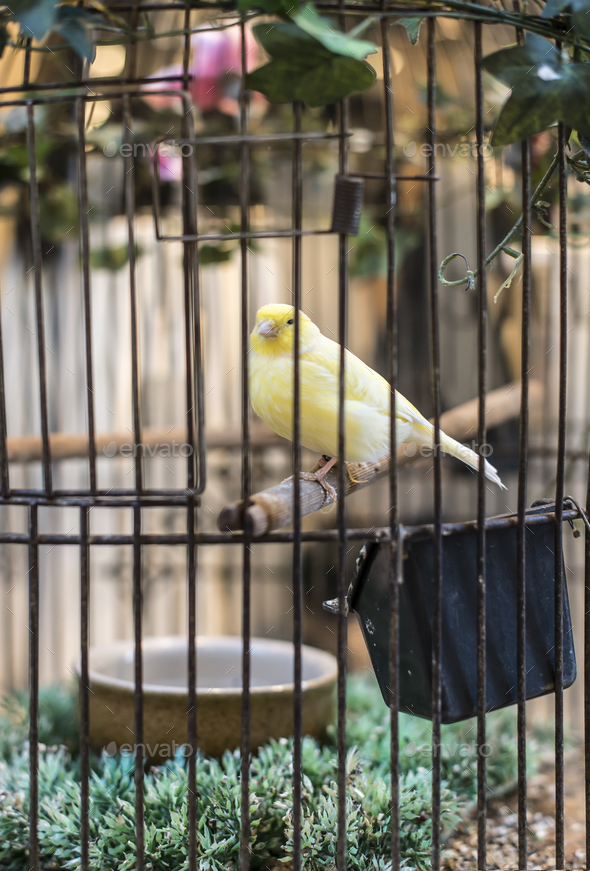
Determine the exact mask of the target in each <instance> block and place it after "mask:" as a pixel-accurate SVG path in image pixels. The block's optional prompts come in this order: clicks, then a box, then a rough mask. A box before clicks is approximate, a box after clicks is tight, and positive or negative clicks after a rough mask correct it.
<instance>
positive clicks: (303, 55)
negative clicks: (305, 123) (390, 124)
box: [247, 24, 375, 106]
mask: <svg viewBox="0 0 590 871" xmlns="http://www.w3.org/2000/svg"><path fill="white" fill-rule="evenodd" d="M254 35H255V36H256V39H257V40H258V42H259V43H260V44H261V45H262V47H263V48H264V50H265V51H266V52H267V54H269V55H270V57H271V61H270V63H267V64H265V65H264V66H261V67H258V69H256V70H254V71H253V72H252V73H250V75H249V76H248V77H247V87H248V88H250V89H251V90H254V91H260V92H261V93H262V94H264V96H265V97H266V98H267V99H268V100H270V101H271V102H272V103H290V102H293V101H294V100H301V101H302V102H304V103H307V105H308V106H325V105H327V104H328V103H335V102H337V101H338V100H343V99H344V98H345V97H347V96H348V95H349V94H351V93H353V92H355V91H364V90H366V89H367V88H370V87H371V85H372V84H373V82H374V81H375V71H374V70H373V68H372V67H371V66H369V64H367V63H365V62H363V61H360V60H357V59H355V58H354V57H343V56H342V55H341V54H334V53H333V52H331V51H330V50H329V49H327V48H326V47H325V46H324V45H323V44H322V43H321V42H320V41H319V40H317V39H315V38H314V37H312V36H310V35H309V34H308V33H306V32H305V31H304V30H302V29H301V28H300V27H298V26H297V25H295V24H276V25H275V26H274V27H272V28H271V29H270V30H269V28H268V25H266V24H259V25H257V26H256V27H255V28H254Z"/></svg>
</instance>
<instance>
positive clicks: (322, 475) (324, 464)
mask: <svg viewBox="0 0 590 871" xmlns="http://www.w3.org/2000/svg"><path fill="white" fill-rule="evenodd" d="M337 462H338V458H337V457H331V458H330V457H328V458H326V457H322V458H321V460H320V463H321V466H320V468H319V469H318V470H317V472H300V474H299V477H300V479H301V480H302V481H314V482H315V483H316V484H319V485H320V487H323V489H324V490H325V491H326V493H327V494H328V496H329V497H330V501H331V502H336V501H337V500H338V493H337V492H336V490H335V489H334V487H332V485H331V484H330V482H329V481H326V475H327V474H328V472H329V471H330V469H331V468H332V467H333V466H334V465H335V463H337ZM292 480H293V475H290V476H289V477H288V478H285V480H284V481H283V482H282V483H283V484H285V483H286V482H287V481H292Z"/></svg>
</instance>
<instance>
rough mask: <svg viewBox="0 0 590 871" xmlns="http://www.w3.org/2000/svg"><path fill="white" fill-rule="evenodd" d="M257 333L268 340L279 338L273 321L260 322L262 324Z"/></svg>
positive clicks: (259, 325)
mask: <svg viewBox="0 0 590 871" xmlns="http://www.w3.org/2000/svg"><path fill="white" fill-rule="evenodd" d="M257 332H258V333H259V334H260V335H261V336H265V337H266V338H267V339H270V338H273V337H274V336H278V334H279V331H278V329H277V325H276V324H274V323H273V322H272V321H260V323H259V324H258V330H257Z"/></svg>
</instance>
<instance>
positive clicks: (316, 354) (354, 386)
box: [308, 336, 425, 423]
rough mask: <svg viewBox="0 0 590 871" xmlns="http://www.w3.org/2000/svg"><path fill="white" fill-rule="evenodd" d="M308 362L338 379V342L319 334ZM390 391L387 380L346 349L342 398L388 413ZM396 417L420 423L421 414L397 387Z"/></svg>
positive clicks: (421, 420)
mask: <svg viewBox="0 0 590 871" xmlns="http://www.w3.org/2000/svg"><path fill="white" fill-rule="evenodd" d="M308 359H309V360H310V362H313V363H314V364H315V365H316V366H318V367H321V368H323V369H325V370H327V372H329V373H330V374H331V375H332V376H333V377H334V378H335V379H336V384H337V383H338V374H339V370H340V345H338V344H337V343H336V342H333V341H332V340H331V339H328V338H326V337H325V336H322V341H321V342H320V343H319V344H318V345H317V346H316V347H315V348H314V350H313V352H312V353H310V354H309V355H308ZM390 396H391V391H390V388H389V384H388V383H387V381H386V380H385V378H382V377H381V375H379V373H378V372H375V370H374V369H371V367H370V366H367V364H366V363H363V361H362V360H359V358H358V357H357V356H355V355H354V354H353V353H352V352H351V351H347V352H346V389H345V398H346V399H355V400H357V401H359V402H364V403H366V404H367V405H370V406H371V407H373V408H375V409H376V410H377V411H379V412H381V414H386V415H389V411H390ZM396 417H397V418H401V419H402V420H405V421H407V422H408V423H423V422H425V419H424V417H423V416H422V415H421V414H420V412H419V411H418V409H417V408H415V407H414V406H413V405H412V403H411V402H408V400H407V399H406V398H405V397H404V396H402V394H401V393H399V391H396Z"/></svg>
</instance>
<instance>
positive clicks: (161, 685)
mask: <svg viewBox="0 0 590 871" xmlns="http://www.w3.org/2000/svg"><path fill="white" fill-rule="evenodd" d="M301 654H302V669H303V687H302V691H303V734H304V735H312V736H313V737H314V738H318V739H320V740H322V739H325V737H326V729H327V727H328V725H329V724H330V723H331V722H332V720H333V717H334V706H335V695H336V678H337V663H336V659H335V658H334V656H332V654H330V653H326V652H324V651H323V650H317V649H316V648H314V647H308V646H306V645H304V646H303V647H302V651H301ZM241 658H242V639H241V638H239V637H234V636H203V637H201V638H199V639H198V640H197V743H198V746H199V748H200V749H201V750H202V751H203V753H205V754H208V755H211V756H220V755H221V754H222V753H223V752H224V751H225V750H234V749H235V748H236V747H239V746H240V730H241V701H242V689H241V687H242V679H241V669H242V665H241ZM250 662H251V711H252V715H251V749H252V750H253V751H255V750H256V749H257V748H258V747H260V746H261V745H262V744H264V743H265V742H266V741H268V740H269V738H283V737H289V736H290V735H292V734H293V690H294V687H293V645H292V644H290V643H289V642H286V641H273V640H269V639H265V638H254V639H252V642H251V653H250ZM78 671H79V668H78ZM89 678H90V684H89V686H90V690H91V692H90V743H91V744H92V746H93V747H94V748H96V749H97V750H100V749H102V748H107V752H109V753H111V754H114V753H115V752H116V751H121V752H124V753H125V752H127V753H131V752H133V747H134V734H133V729H134V718H133V687H134V683H133V642H132V641H119V642H115V643H113V644H108V645H106V646H102V647H92V648H90V650H89ZM143 720H144V736H143V743H144V753H145V756H146V757H149V758H152V759H154V758H155V759H166V758H172V757H173V756H174V755H175V754H176V753H177V752H178V751H179V750H180V752H185V751H184V750H182V749H181V748H182V747H183V745H184V744H185V742H186V740H187V640H186V638H184V637H182V636H171V637H165V638H145V639H144V641H143Z"/></svg>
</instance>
